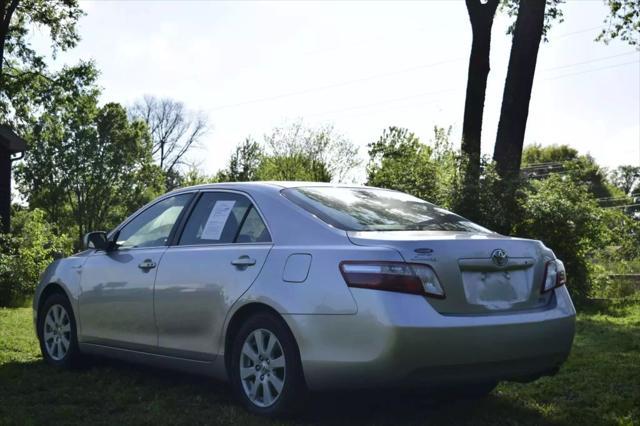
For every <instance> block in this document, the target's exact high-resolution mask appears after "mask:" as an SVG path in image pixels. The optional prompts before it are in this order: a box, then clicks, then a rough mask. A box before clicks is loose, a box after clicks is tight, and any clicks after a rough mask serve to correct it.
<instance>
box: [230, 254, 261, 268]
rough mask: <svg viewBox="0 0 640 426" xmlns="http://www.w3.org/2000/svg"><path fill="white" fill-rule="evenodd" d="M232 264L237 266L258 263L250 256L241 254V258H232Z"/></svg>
mask: <svg viewBox="0 0 640 426" xmlns="http://www.w3.org/2000/svg"><path fill="white" fill-rule="evenodd" d="M231 264H232V265H233V266H237V267H243V266H244V267H246V266H253V265H255V264H256V260H255V259H252V258H250V257H249V256H240V257H239V258H237V259H235V260H232V261H231Z"/></svg>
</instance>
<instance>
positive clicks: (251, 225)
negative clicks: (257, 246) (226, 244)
mask: <svg viewBox="0 0 640 426" xmlns="http://www.w3.org/2000/svg"><path fill="white" fill-rule="evenodd" d="M270 241H271V236H270V235H269V231H268V230H267V227H266V225H265V224H264V222H263V221H262V218H261V217H260V214H258V211H257V210H256V209H255V207H253V206H252V207H251V208H250V209H249V213H248V214H247V217H246V218H245V220H244V223H243V224H242V228H240V233H239V234H238V238H236V242H237V243H268V242H270Z"/></svg>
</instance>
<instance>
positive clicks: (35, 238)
mask: <svg viewBox="0 0 640 426" xmlns="http://www.w3.org/2000/svg"><path fill="white" fill-rule="evenodd" d="M13 216H14V219H13V220H12V221H11V228H12V229H11V233H9V234H5V235H0V246H1V249H0V306H7V305H19V304H21V303H23V302H24V299H26V298H27V297H31V296H33V291H34V289H35V288H36V285H37V284H38V277H39V276H40V274H41V273H42V271H44V269H45V268H46V267H47V265H48V264H49V263H51V261H52V260H53V259H54V257H55V256H56V255H57V254H68V253H69V252H70V251H71V238H70V237H69V236H68V235H65V234H60V233H59V232H56V230H55V229H54V228H53V226H51V225H50V224H49V223H47V221H46V220H45V212H44V211H42V210H39V209H34V210H23V209H20V210H18V211H17V212H15V213H14V215H13Z"/></svg>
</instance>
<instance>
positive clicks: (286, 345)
mask: <svg viewBox="0 0 640 426" xmlns="http://www.w3.org/2000/svg"><path fill="white" fill-rule="evenodd" d="M231 357H232V359H231V363H230V371H229V376H230V378H231V382H232V386H233V389H234V391H235V393H236V395H237V396H238V398H239V399H240V401H242V403H243V405H244V406H245V407H246V408H247V410H249V411H251V412H252V413H255V414H260V415H267V416H281V415H286V414H291V413H293V412H295V411H298V410H299V409H300V407H301V405H302V402H303V400H304V396H305V394H306V387H305V384H304V379H303V375H302V366H301V363H300V356H299V353H298V347H297V345H296V342H295V340H294V338H293V336H292V335H291V332H290V331H289V329H288V328H287V327H286V325H285V324H284V323H283V322H282V320H281V319H280V318H277V317H275V316H274V315H271V314H266V313H261V314H257V315H254V316H252V317H250V318H249V319H248V320H247V321H246V322H245V323H244V324H243V325H242V326H241V327H240V329H239V331H238V333H237V335H236V337H235V339H234V341H233V346H232V353H231Z"/></svg>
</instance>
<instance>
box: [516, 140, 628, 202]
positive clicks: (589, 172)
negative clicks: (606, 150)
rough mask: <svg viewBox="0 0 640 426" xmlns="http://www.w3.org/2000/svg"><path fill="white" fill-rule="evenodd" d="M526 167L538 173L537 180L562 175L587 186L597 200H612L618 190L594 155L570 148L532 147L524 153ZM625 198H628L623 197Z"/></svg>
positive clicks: (527, 148) (523, 161) (555, 146)
mask: <svg viewBox="0 0 640 426" xmlns="http://www.w3.org/2000/svg"><path fill="white" fill-rule="evenodd" d="M522 165H523V166H524V170H527V166H529V167H532V168H533V169H534V170H535V176H536V177H538V178H540V177H547V176H548V175H549V174H551V173H561V174H562V175H563V176H566V177H569V178H571V179H572V180H573V181H574V182H576V183H580V184H583V185H586V187H587V189H588V190H589V192H590V193H591V194H592V195H593V196H594V197H596V198H605V197H612V196H615V195H618V194H617V192H618V191H617V190H616V188H615V187H614V186H612V185H611V184H610V183H609V181H608V180H607V173H606V171H605V170H604V169H603V168H602V167H600V166H599V165H598V164H597V163H596V161H595V160H594V158H593V157H591V156H590V155H580V154H579V153H578V151H577V150H576V149H574V148H571V147H570V146H568V145H549V146H545V147H543V146H541V145H537V144H534V145H530V146H528V147H526V148H525V149H524V151H523V153H522ZM620 195H624V194H620Z"/></svg>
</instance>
